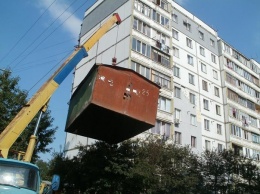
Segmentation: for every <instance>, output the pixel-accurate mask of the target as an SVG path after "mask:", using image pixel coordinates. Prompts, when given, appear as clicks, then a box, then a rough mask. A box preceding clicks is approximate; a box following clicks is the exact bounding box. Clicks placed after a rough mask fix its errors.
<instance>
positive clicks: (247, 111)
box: [218, 39, 260, 161]
mask: <svg viewBox="0 0 260 194" xmlns="http://www.w3.org/2000/svg"><path fill="white" fill-rule="evenodd" d="M218 45H219V51H220V64H221V65H220V66H221V67H220V69H221V80H222V87H223V95H224V96H225V98H224V109H225V111H224V112H225V128H226V137H227V140H226V141H227V147H228V148H229V149H233V150H234V151H235V153H237V154H240V155H243V156H246V157H248V158H254V159H255V160H258V161H259V160H260V157H259V155H260V146H259V143H260V130H259V129H260V128H259V127H260V123H259V119H260V115H259V111H260V99H259V97H260V96H259V95H260V93H259V92H260V88H259V86H260V83H259V72H260V71H259V63H257V62H256V61H254V60H252V59H248V58H246V57H245V56H243V55H242V54H241V53H240V52H239V51H237V50H236V49H234V48H232V47H231V46H230V45H229V44H228V43H227V42H225V41H223V40H221V39H220V40H219V42H218Z"/></svg>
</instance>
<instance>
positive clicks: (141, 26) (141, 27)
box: [133, 18, 151, 37]
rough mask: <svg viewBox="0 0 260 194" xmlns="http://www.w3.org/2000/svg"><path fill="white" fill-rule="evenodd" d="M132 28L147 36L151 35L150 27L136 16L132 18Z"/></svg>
mask: <svg viewBox="0 0 260 194" xmlns="http://www.w3.org/2000/svg"><path fill="white" fill-rule="evenodd" d="M133 28H134V29H135V30H138V31H139V32H142V33H143V34H145V35H147V36H149V37H150V36H151V27H150V26H148V25H147V24H146V23H144V22H142V21H140V20H138V19H136V18H134V23H133Z"/></svg>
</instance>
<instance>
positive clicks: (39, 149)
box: [0, 71, 57, 161]
mask: <svg viewBox="0 0 260 194" xmlns="http://www.w3.org/2000/svg"><path fill="white" fill-rule="evenodd" d="M19 80H20V78H19V77H12V75H11V73H10V72H9V71H3V72H1V73H0V132H2V131H3V130H4V129H5V127H6V126H7V125H8V124H9V123H10V122H11V121H12V119H13V118H14V117H15V116H16V114H17V113H18V112H19V111H20V109H21V108H22V107H23V106H25V105H26V103H27V92H26V91H25V90H21V89H20V88H19V86H18V84H19ZM50 114H51V113H50V111H47V112H45V113H44V114H43V117H42V119H41V122H40V125H39V129H38V133H37V136H38V141H37V145H36V148H35V150H34V154H33V161H35V159H37V158H38V154H39V153H45V152H49V151H50V148H47V146H48V145H49V144H50V143H52V142H53V140H54V134H55V131H56V129H57V127H53V126H52V123H53V118H52V117H51V115H50ZM36 122H37V116H36V117H35V118H34V119H33V120H32V121H31V123H30V124H29V125H28V126H27V128H26V129H25V130H24V131H23V133H22V134H21V136H20V137H18V139H17V141H16V142H15V143H14V144H13V146H12V147H11V148H10V151H26V149H27V145H28V143H29V138H30V136H31V135H32V134H33V131H34V128H35V125H36ZM15 156H16V154H15V153H14V152H13V153H12V152H9V157H15Z"/></svg>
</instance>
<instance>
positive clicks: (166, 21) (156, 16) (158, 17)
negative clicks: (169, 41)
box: [152, 10, 169, 28]
mask: <svg viewBox="0 0 260 194" xmlns="http://www.w3.org/2000/svg"><path fill="white" fill-rule="evenodd" d="M152 19H153V20H154V21H155V22H158V23H159V24H161V25H162V26H164V27H166V28H169V19H168V18H167V17H165V16H163V15H161V14H160V13H158V12H156V10H153V16H152Z"/></svg>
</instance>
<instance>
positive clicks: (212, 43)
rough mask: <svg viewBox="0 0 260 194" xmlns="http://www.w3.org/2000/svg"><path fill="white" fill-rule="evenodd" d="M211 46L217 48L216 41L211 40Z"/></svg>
mask: <svg viewBox="0 0 260 194" xmlns="http://www.w3.org/2000/svg"><path fill="white" fill-rule="evenodd" d="M210 46H212V47H215V41H214V40H212V39H210Z"/></svg>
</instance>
